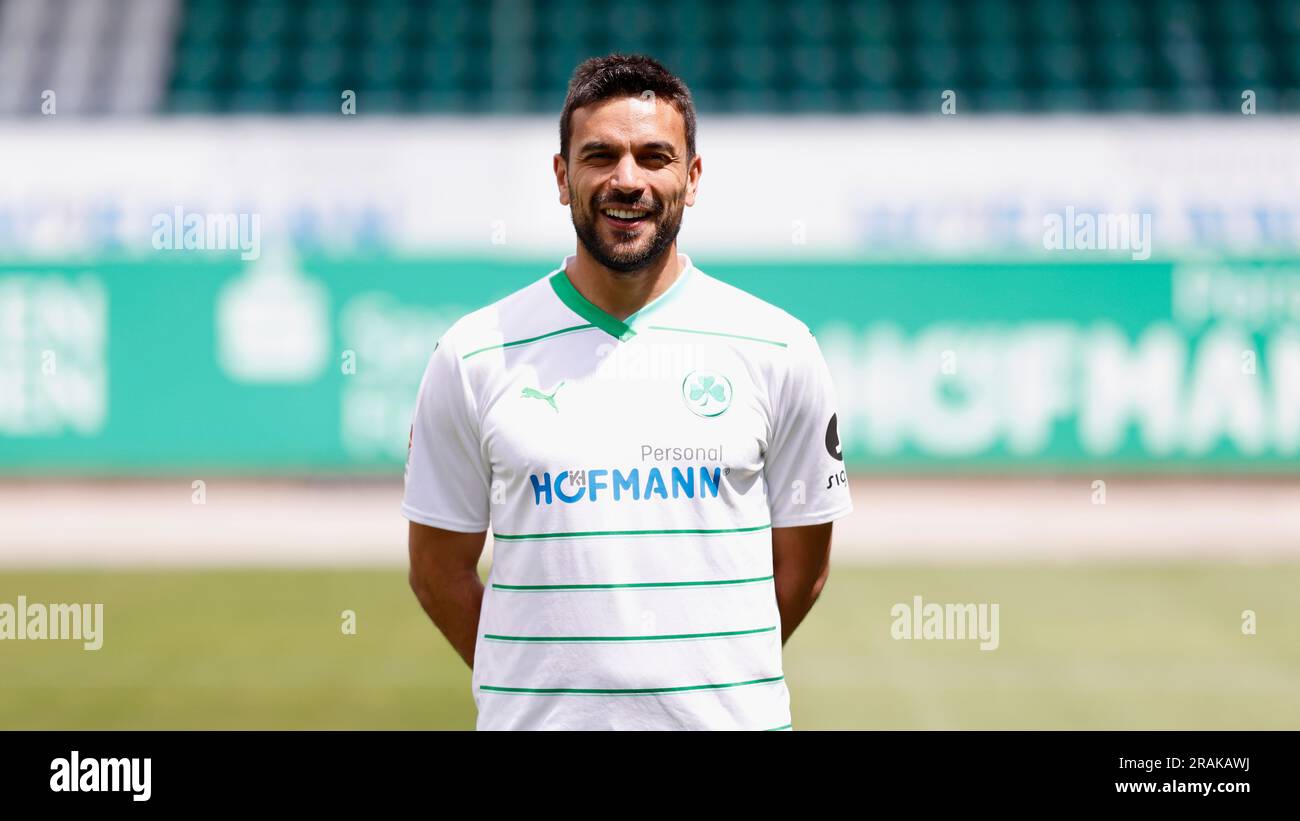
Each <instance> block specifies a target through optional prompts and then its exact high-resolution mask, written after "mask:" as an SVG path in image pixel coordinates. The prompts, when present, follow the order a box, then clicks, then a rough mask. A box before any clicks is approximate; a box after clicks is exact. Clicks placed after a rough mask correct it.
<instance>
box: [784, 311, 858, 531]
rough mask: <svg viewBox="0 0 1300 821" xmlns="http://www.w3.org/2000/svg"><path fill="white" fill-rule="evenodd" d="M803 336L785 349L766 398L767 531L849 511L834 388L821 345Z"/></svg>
mask: <svg viewBox="0 0 1300 821" xmlns="http://www.w3.org/2000/svg"><path fill="white" fill-rule="evenodd" d="M804 333H805V334H806V336H804V337H801V338H800V340H799V341H798V342H794V343H791V345H790V350H789V355H790V359H789V364H788V368H787V370H786V372H785V374H784V378H783V379H780V380H778V381H777V384H776V396H775V397H774V398H773V400H772V407H773V414H774V418H773V422H772V434H771V442H769V444H768V447H767V451H766V453H765V454H764V465H763V473H764V477H765V479H766V484H767V494H768V507H769V508H770V510H771V515H772V527H799V526H801V525H815V524H823V523H825V522H829V521H833V520H835V519H838V518H840V517H842V516H846V515H848V514H849V513H851V512H852V511H853V504H852V502H851V501H850V498H849V487H848V481H847V474H846V473H845V470H844V454H843V450H842V448H841V447H840V436H839V420H838V417H837V416H836V405H835V388H834V386H833V385H832V384H831V375H830V370H829V369H828V368H827V367H826V360H825V359H824V358H823V357H822V352H821V347H820V346H819V345H818V344H817V340H816V339H815V338H813V336H812V334H811V333H809V332H807V331H806V330H805V331H804Z"/></svg>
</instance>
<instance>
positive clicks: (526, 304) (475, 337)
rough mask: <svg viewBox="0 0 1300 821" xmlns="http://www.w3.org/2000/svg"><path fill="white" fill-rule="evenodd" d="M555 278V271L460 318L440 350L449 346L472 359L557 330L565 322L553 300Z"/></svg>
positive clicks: (444, 338) (447, 332) (452, 326)
mask: <svg viewBox="0 0 1300 821" xmlns="http://www.w3.org/2000/svg"><path fill="white" fill-rule="evenodd" d="M553 274H554V272H553V271H552V272H551V273H548V274H546V275H545V276H543V277H541V278H539V279H536V280H533V281H532V282H530V283H528V284H527V285H525V286H523V287H522V288H519V289H518V290H515V291H512V292H511V293H509V294H507V295H506V296H504V297H502V298H501V299H498V300H497V301H496V302H493V303H490V304H488V305H484V306H483V307H482V308H478V309H476V310H473V311H470V312H469V313H467V314H465V315H464V316H462V317H460V318H459V319H457V320H456V321H455V322H453V323H452V325H451V327H449V328H448V329H447V331H446V332H445V333H444V334H443V335H442V339H441V340H440V341H439V343H438V344H439V347H442V346H444V345H445V346H449V347H450V348H451V349H453V350H454V351H456V352H457V353H458V354H460V355H461V356H468V355H469V354H472V353H475V352H478V351H480V350H483V349H490V348H493V347H498V346H500V345H502V344H504V343H507V342H511V341H516V340H520V339H527V338H530V337H533V336H539V335H541V334H546V333H550V332H551V331H554V330H557V329H558V328H555V327H552V326H555V325H556V324H557V323H559V322H560V321H561V320H562V319H563V313H562V312H561V311H559V310H558V308H557V307H556V306H557V302H556V300H555V299H554V297H553V290H552V288H551V283H550V279H551V276H552V275H553Z"/></svg>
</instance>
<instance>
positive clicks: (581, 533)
mask: <svg viewBox="0 0 1300 821" xmlns="http://www.w3.org/2000/svg"><path fill="white" fill-rule="evenodd" d="M771 526H772V525H771V524H770V523H769V524H765V525H754V526H753V527H726V528H720V529H716V530H710V529H707V528H691V529H689V530H571V531H568V532H564V533H494V534H492V538H494V539H503V540H505V541H511V540H518V539H580V538H584V537H587V536H709V535H713V534H715V533H752V532H754V531H756V530H767V529H768V528H770V527H771Z"/></svg>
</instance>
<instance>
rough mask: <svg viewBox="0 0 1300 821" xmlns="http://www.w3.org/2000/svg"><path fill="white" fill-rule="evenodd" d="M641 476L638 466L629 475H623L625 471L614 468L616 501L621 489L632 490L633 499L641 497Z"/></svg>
mask: <svg viewBox="0 0 1300 821" xmlns="http://www.w3.org/2000/svg"><path fill="white" fill-rule="evenodd" d="M639 478H640V473H639V472H638V471H637V469H636V468H632V472H631V473H629V474H628V475H627V476H624V475H623V471H621V470H619V469H618V468H614V501H616V502H617V501H618V493H619V491H620V490H630V491H632V498H633V499H640V498H641V486H640V485H639V484H637V481H638V479H639Z"/></svg>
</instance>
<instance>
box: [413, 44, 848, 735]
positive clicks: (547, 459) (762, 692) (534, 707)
mask: <svg viewBox="0 0 1300 821" xmlns="http://www.w3.org/2000/svg"><path fill="white" fill-rule="evenodd" d="M553 164H554V170H555V179H556V184H557V186H558V188H559V195H560V203H561V204H563V205H567V206H569V209H570V212H571V214H572V218H573V226H574V231H575V233H576V235H577V239H578V242H577V249H576V253H574V254H573V255H571V256H569V257H567V258H565V260H564V261H563V263H562V264H561V265H560V267H559V268H557V269H556V270H554V271H552V272H550V273H549V274H547V275H546V276H544V277H542V278H541V279H538V280H536V281H535V282H533V283H531V284H530V285H528V286H526V287H524V288H522V289H520V290H519V291H516V292H515V293H513V294H511V295H510V296H508V297H506V298H505V299H503V300H501V301H499V302H497V303H494V304H492V305H489V306H487V307H486V308H483V309H480V310H478V311H475V312H474V313H471V314H469V315H467V316H465V317H463V318H462V319H461V320H460V321H458V322H457V323H456V324H455V325H453V326H452V327H451V329H450V330H448V331H447V333H446V334H445V335H444V336H443V338H442V339H441V340H440V341H439V343H438V345H437V346H435V348H434V351H433V354H432V356H431V358H430V361H429V366H428V368H427V369H426V371H425V374H424V379H423V382H422V384H421V387H420V394H419V398H418V400H417V404H416V409H415V416H414V420H413V425H412V431H411V449H410V454H409V456H408V461H407V472H406V495H405V499H404V502H403V505H402V511H403V513H404V514H405V516H406V517H407V518H408V519H409V520H410V522H411V524H410V544H409V550H410V560H411V574H410V580H411V586H412V589H413V590H414V591H415V593H416V596H417V597H418V599H419V601H420V603H421V605H422V606H423V607H424V610H425V612H426V613H428V615H429V617H430V618H431V619H432V620H433V622H434V624H436V625H437V627H438V628H439V629H440V630H441V631H442V633H443V634H444V635H445V636H446V637H447V639H448V640H449V641H450V642H451V644H452V645H453V646H454V647H455V648H456V650H457V652H459V653H460V655H461V656H462V657H463V658H464V659H465V661H466V662H467V663H468V664H469V665H470V666H471V667H472V668H473V676H472V686H473V690H474V701H475V704H476V705H477V707H478V727H479V729H647V730H668V729H717V730H780V729H789V728H790V727H791V723H792V722H791V718H790V696H789V693H788V691H787V689H786V685H785V678H784V674H783V670H782V663H781V649H782V645H783V644H784V642H785V640H786V639H788V638H789V637H790V635H791V634H792V633H793V632H794V629H795V628H796V627H797V626H798V625H799V623H800V622H801V621H802V620H803V618H804V616H805V615H807V613H808V611H809V610H810V608H811V607H812V605H813V602H814V601H815V600H816V599H817V597H818V595H819V594H820V592H821V589H822V586H823V585H824V584H825V582H826V577H827V572H828V560H829V556H830V541H831V524H830V523H831V521H832V520H834V519H837V518H839V517H841V516H844V515H846V514H848V513H849V512H850V510H851V504H850V501H849V493H848V487H847V485H846V484H845V482H844V473H843V461H842V457H841V454H840V447H839V433H838V430H837V427H836V417H835V403H834V395H833V390H832V386H831V383H830V378H829V375H828V372H827V369H826V365H825V362H824V361H823V359H822V356H821V352H820V350H819V349H818V346H817V343H816V341H815V340H814V339H813V337H812V334H811V333H810V332H809V330H808V328H807V326H805V325H804V324H803V323H801V322H800V321H798V320H797V319H795V318H794V317H792V316H790V315H789V314H787V313H785V312H784V311H782V310H780V309H779V308H776V307H774V306H772V305H770V304H768V303H766V302H763V301H762V300H759V299H758V298H756V297H754V296H751V295H750V294H747V293H745V292H744V291H742V290H740V289H738V288H735V287H733V286H731V285H728V284H725V283H723V282H721V281H719V280H717V279H714V278H712V277H710V276H708V275H707V274H705V273H704V272H703V271H700V270H699V269H697V268H696V267H695V266H694V265H693V264H692V262H691V260H690V259H689V258H688V257H687V256H686V255H684V254H680V253H678V251H677V234H678V230H679V229H680V227H681V222H682V214H683V212H684V210H685V208H686V207H687V206H690V205H693V204H694V203H695V197H696V192H697V190H698V186H699V181H700V174H701V171H702V167H703V166H702V162H701V159H700V157H699V155H698V154H696V151H695V110H694V106H693V105H692V102H691V97H690V92H689V91H688V90H687V88H686V86H685V85H684V84H683V83H682V82H681V81H680V80H679V79H678V78H676V77H674V76H673V75H672V74H670V73H668V72H667V71H666V70H665V69H664V68H663V66H661V65H659V64H658V63H657V62H655V61H654V60H651V59H649V58H647V57H639V56H621V55H614V56H610V57H604V58H598V59H592V60H588V61H586V62H585V63H583V64H582V65H580V66H579V67H578V69H577V71H576V72H575V73H574V76H573V79H572V81H571V82H570V84H569V93H568V99H567V100H566V101H565V105H564V112H563V114H562V115H561V117H560V153H558V154H556V155H555V158H554V163H553ZM489 526H490V527H491V528H492V530H493V533H494V543H493V545H494V547H493V563H492V569H491V572H490V574H489V576H488V580H487V585H486V587H485V586H484V585H483V583H482V582H481V581H480V580H479V576H478V572H477V563H478V560H479V558H480V556H481V555H482V551H483V546H484V541H485V537H486V531H487V529H488V527H489Z"/></svg>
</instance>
